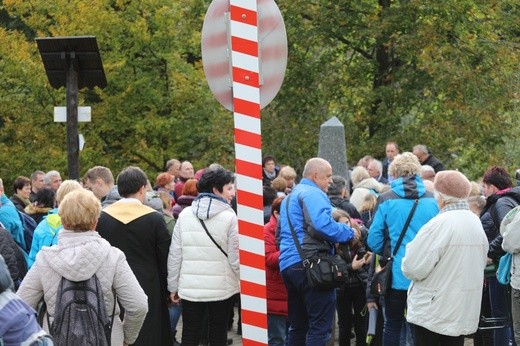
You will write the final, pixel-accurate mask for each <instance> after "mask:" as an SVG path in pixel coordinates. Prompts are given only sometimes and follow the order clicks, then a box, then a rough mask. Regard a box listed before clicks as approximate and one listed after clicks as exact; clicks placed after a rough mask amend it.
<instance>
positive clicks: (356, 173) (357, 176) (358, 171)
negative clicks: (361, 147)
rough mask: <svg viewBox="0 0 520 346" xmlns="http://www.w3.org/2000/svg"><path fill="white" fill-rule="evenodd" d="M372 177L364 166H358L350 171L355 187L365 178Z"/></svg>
mask: <svg viewBox="0 0 520 346" xmlns="http://www.w3.org/2000/svg"><path fill="white" fill-rule="evenodd" d="M368 178H370V174H368V171H367V169H366V168H365V167H363V166H356V167H354V169H353V170H352V173H350V180H351V181H352V185H353V186H354V188H355V187H356V186H357V185H358V184H359V183H360V182H362V181H363V180H365V179H368Z"/></svg>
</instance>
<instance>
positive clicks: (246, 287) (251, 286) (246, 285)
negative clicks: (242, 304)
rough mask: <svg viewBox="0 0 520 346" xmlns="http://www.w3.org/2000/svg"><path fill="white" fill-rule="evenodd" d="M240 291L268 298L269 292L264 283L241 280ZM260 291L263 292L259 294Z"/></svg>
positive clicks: (248, 294)
mask: <svg viewBox="0 0 520 346" xmlns="http://www.w3.org/2000/svg"><path fill="white" fill-rule="evenodd" d="M240 291H241V292H242V294H245V295H246V296H252V297H258V298H267V292H266V290H265V286H264V285H260V284H255V283H254V282H251V281H245V280H240ZM259 293H261V294H260V295H259Z"/></svg>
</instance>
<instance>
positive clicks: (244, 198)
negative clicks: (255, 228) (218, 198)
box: [238, 190, 263, 209]
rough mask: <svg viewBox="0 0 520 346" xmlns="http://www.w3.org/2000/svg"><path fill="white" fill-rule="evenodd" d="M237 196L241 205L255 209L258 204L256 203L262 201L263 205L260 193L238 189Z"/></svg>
mask: <svg viewBox="0 0 520 346" xmlns="http://www.w3.org/2000/svg"><path fill="white" fill-rule="evenodd" d="M238 197H239V198H240V204H241V205H245V206H247V207H250V208H254V209H256V207H257V206H258V205H259V204H258V203H262V205H263V198H262V195H257V194H254V193H251V192H247V191H243V190H240V196H238Z"/></svg>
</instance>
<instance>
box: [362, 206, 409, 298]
mask: <svg viewBox="0 0 520 346" xmlns="http://www.w3.org/2000/svg"><path fill="white" fill-rule="evenodd" d="M417 204H419V199H416V200H415V201H414V203H413V207H412V210H411V211H410V214H409V215H408V219H406V222H405V224H404V227H403V230H402V231H401V234H400V235H399V239H398V240H397V243H396V244H395V248H394V251H393V252H392V256H391V257H390V258H389V259H388V262H387V263H386V265H385V266H384V267H382V268H381V270H379V271H377V272H375V273H374V277H373V278H372V282H371V283H370V294H372V295H373V296H376V297H382V296H384V295H386V292H387V291H388V290H389V289H390V288H391V286H392V264H393V262H394V256H395V255H396V254H397V250H399V247H400V246H401V243H402V242H403V238H404V235H405V233H406V230H407V229H408V226H409V225H410V222H411V221H412V216H413V214H414V213H415V209H416V208H417Z"/></svg>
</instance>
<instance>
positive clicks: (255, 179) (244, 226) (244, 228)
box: [229, 0, 267, 346]
mask: <svg viewBox="0 0 520 346" xmlns="http://www.w3.org/2000/svg"><path fill="white" fill-rule="evenodd" d="M229 4H230V18H229V19H230V21H229V29H230V43H231V65H232V66H231V68H232V85H233V116H234V122H235V155H236V174H237V212H238V229H239V242H240V291H241V308H242V312H241V313H242V340H243V345H244V346H252V345H267V304H266V287H265V246H264V232H263V225H264V217H263V197H262V134H261V126H260V63H259V56H258V55H259V45H258V7H257V1H256V0H230V3H229Z"/></svg>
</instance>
